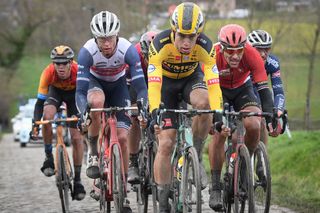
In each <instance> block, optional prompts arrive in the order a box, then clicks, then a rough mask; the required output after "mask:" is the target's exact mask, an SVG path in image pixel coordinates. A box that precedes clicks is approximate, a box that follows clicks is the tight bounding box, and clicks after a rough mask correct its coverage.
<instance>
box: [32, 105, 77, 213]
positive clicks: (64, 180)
mask: <svg viewBox="0 0 320 213" xmlns="http://www.w3.org/2000/svg"><path fill="white" fill-rule="evenodd" d="M76 121H78V117H70V118H63V117H62V111H60V110H59V111H58V113H57V118H55V119H53V120H43V121H35V124H37V125H43V124H55V125H56V151H55V158H54V166H55V176H56V185H57V187H58V190H59V197H60V200H61V207H62V212H64V213H66V212H69V205H70V202H69V198H70V196H69V192H70V195H71V196H72V199H73V198H74V194H73V190H72V181H73V175H74V173H73V168H72V165H71V162H70V158H69V155H68V151H67V149H66V145H65V143H64V127H65V125H66V123H68V122H76Z"/></svg>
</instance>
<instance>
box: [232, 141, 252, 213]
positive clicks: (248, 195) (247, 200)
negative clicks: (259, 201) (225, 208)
mask: <svg viewBox="0 0 320 213" xmlns="http://www.w3.org/2000/svg"><path fill="white" fill-rule="evenodd" d="M251 168H252V167H251V160H250V154H249V151H248V149H247V147H246V146H245V145H242V146H240V148H239V152H238V158H237V161H236V165H235V168H234V190H235V191H234V212H235V213H238V212H249V213H251V212H255V204H254V193H253V180H252V169H251Z"/></svg>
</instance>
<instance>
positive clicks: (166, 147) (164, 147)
mask: <svg viewBox="0 0 320 213" xmlns="http://www.w3.org/2000/svg"><path fill="white" fill-rule="evenodd" d="M173 147H174V145H173V143H172V141H171V140H170V139H165V140H162V141H161V143H160V144H159V147H158V153H159V154H161V155H164V156H171V154H172V150H173Z"/></svg>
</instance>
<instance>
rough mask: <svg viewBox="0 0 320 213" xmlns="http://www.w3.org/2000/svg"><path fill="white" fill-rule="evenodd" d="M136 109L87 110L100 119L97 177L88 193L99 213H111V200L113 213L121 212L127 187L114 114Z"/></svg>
mask: <svg viewBox="0 0 320 213" xmlns="http://www.w3.org/2000/svg"><path fill="white" fill-rule="evenodd" d="M137 109H138V108H137V107H110V108H92V109H88V113H89V112H101V117H102V119H101V120H102V121H101V128H100V132H99V156H98V157H99V158H98V163H99V173H100V177H99V178H98V179H95V180H94V182H93V190H92V191H91V193H90V196H91V197H93V198H94V199H96V200H99V203H100V212H110V211H111V201H113V203H114V206H115V210H116V212H123V205H124V201H125V197H127V185H126V177H125V173H124V164H123V157H122V152H121V146H120V143H119V140H118V136H117V119H116V113H117V112H120V111H130V110H137ZM88 119H90V118H88Z"/></svg>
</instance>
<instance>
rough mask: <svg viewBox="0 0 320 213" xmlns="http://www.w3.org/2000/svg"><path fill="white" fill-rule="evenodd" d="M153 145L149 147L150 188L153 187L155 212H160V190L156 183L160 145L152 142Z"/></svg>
mask: <svg viewBox="0 0 320 213" xmlns="http://www.w3.org/2000/svg"><path fill="white" fill-rule="evenodd" d="M151 143H152V144H151V146H150V147H149V155H150V157H149V160H150V161H149V166H150V186H151V194H152V205H153V212H158V200H157V197H158V196H157V194H158V190H157V184H156V181H155V179H154V160H155V157H156V153H157V150H158V144H157V142H156V141H152V142H151Z"/></svg>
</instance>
